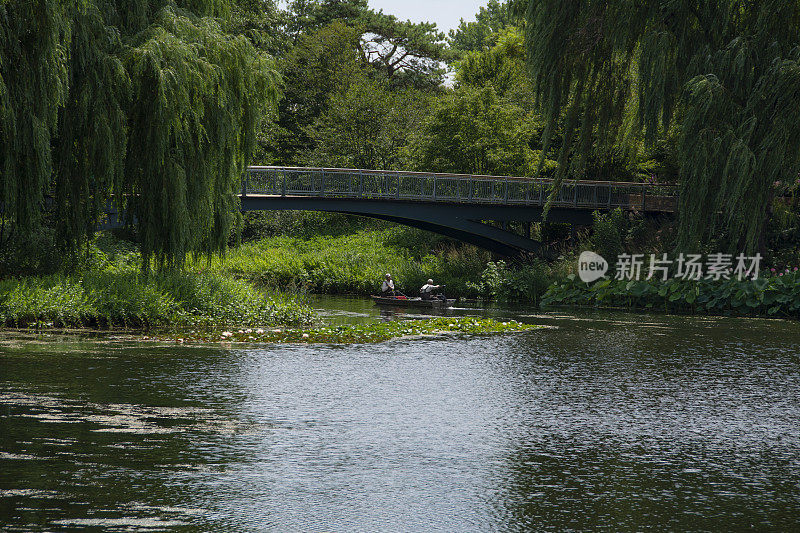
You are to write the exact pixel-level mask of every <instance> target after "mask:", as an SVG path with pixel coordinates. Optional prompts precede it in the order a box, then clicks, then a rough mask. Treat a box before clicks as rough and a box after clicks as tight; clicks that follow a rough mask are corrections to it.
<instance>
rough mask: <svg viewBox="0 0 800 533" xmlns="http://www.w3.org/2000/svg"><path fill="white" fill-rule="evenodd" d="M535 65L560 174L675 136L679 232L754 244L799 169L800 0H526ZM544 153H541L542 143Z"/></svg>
mask: <svg viewBox="0 0 800 533" xmlns="http://www.w3.org/2000/svg"><path fill="white" fill-rule="evenodd" d="M516 6H517V8H518V9H519V10H520V11H522V12H523V13H524V19H525V23H526V46H527V51H528V58H529V59H528V60H529V67H530V71H531V73H532V77H533V79H534V83H535V93H536V97H537V102H538V104H539V105H540V106H541V107H542V109H543V110H544V113H545V115H546V117H547V121H548V126H547V128H546V131H545V133H544V139H545V144H548V143H549V142H550V140H551V139H552V138H553V137H554V134H555V132H556V130H557V129H559V128H561V131H562V132H563V135H564V143H563V145H562V148H561V151H560V154H559V163H560V166H559V171H558V174H557V182H560V180H562V179H564V178H565V177H566V176H567V175H570V174H572V175H576V176H580V175H581V172H582V170H583V168H584V167H585V163H586V161H587V158H588V157H589V156H590V155H591V154H592V153H593V152H594V153H595V154H597V153H602V152H603V151H605V150H607V149H608V148H609V147H610V146H611V145H613V144H614V143H622V144H624V145H626V146H627V147H628V148H632V147H635V146H636V145H637V143H640V142H643V143H647V144H652V143H653V142H654V141H655V140H657V139H665V138H672V139H674V140H675V143H676V146H677V150H676V152H677V159H678V164H679V172H680V183H681V187H680V201H679V242H678V245H679V246H680V247H681V248H685V249H691V248H697V247H699V246H701V245H703V244H705V243H709V242H712V241H716V242H718V243H720V244H722V245H724V246H727V247H728V248H729V249H731V250H739V249H741V250H748V251H751V252H752V251H754V250H755V249H757V248H759V247H760V245H762V244H763V243H761V242H760V240H761V238H762V235H763V230H764V227H765V222H766V220H767V217H768V212H769V209H770V205H771V202H772V199H773V197H774V195H775V192H776V190H777V188H778V187H779V186H780V184H781V183H786V182H787V181H788V180H791V182H794V180H795V179H796V177H797V174H798V171H799V170H800V51H799V49H798V45H800V3H798V2H796V1H786V0H761V1H759V2H753V1H751V0H658V1H653V2H631V1H629V0H529V1H528V2H517V3H516ZM546 151H547V150H544V151H543V152H542V153H543V154H544V153H545V152H546Z"/></svg>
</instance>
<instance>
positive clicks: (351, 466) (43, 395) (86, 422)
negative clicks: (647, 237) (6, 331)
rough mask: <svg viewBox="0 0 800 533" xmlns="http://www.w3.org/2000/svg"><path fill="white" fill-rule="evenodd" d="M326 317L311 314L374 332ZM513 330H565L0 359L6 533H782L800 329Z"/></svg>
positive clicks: (362, 315) (642, 325)
mask: <svg viewBox="0 0 800 533" xmlns="http://www.w3.org/2000/svg"><path fill="white" fill-rule="evenodd" d="M334 304H335V305H336V306H337V307H338V308H339V311H338V312H331V313H330V314H329V315H328V316H326V321H334V323H335V320H342V321H343V322H344V321H350V320H376V319H378V318H379V316H380V312H379V311H378V310H377V309H376V308H375V307H374V306H373V304H372V302H368V301H363V300H352V301H348V302H344V303H342V301H338V302H336V301H329V302H328V303H327V304H326V305H328V306H329V307H332V306H333V305H334ZM314 305H323V304H320V303H319V302H317V303H315V304H314ZM456 312H458V313H477V312H479V311H476V310H474V309H468V310H456ZM480 312H481V313H485V312H487V311H480ZM491 312H492V313H495V314H496V315H497V316H513V315H514V313H512V312H510V311H504V310H501V309H495V310H493V311H491ZM523 315H524V316H527V318H526V320H529V321H533V322H539V323H547V324H551V325H557V326H559V327H558V328H557V329H549V330H541V331H534V332H529V333H524V334H519V335H511V336H504V337H492V338H472V339H454V338H446V339H427V340H422V341H396V342H390V343H384V344H380V345H374V346H373V345H357V346H264V347H247V348H233V349H232V348H223V347H219V348H216V347H210V348H190V347H183V346H181V347H177V346H175V347H173V346H168V347H166V346H165V347H161V346H151V345H136V344H131V343H122V342H119V343H99V342H84V343H61V344H59V343H49V344H42V343H38V344H37V343H27V344H25V343H23V344H20V343H4V344H2V346H0V529H5V530H9V531H31V530H40V531H51V530H70V529H75V530H84V529H87V528H88V529H92V528H94V529H96V530H100V529H103V530H108V531H130V530H136V531H163V530H170V531H184V530H185V531H196V530H209V531H210V530H215V531H220V530H222V531H228V530H231V531H263V530H275V531H377V530H380V531H466V530H480V531H530V530H531V529H551V530H563V529H613V530H618V529H633V530H641V529H646V528H653V529H658V530H664V529H667V530H683V529H691V530H697V529H700V530H703V529H705V530H708V529H712V530H719V529H745V528H750V529H760V530H763V529H769V530H790V529H795V528H796V526H797V517H798V516H799V515H800V406H799V405H798V397H800V396H799V394H798V393H800V324H796V323H789V322H778V321H767V320H738V319H720V318H699V319H698V318H686V317H666V316H640V315H628V314H608V313H587V314H583V315H580V316H570V315H566V314H563V313H561V314H537V312H535V311H531V312H530V313H523ZM337 317H338V318H337ZM343 322H340V323H343ZM329 323H330V322H329Z"/></svg>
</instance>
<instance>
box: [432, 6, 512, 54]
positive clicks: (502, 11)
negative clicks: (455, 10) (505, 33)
mask: <svg viewBox="0 0 800 533" xmlns="http://www.w3.org/2000/svg"><path fill="white" fill-rule="evenodd" d="M514 22H515V21H514V17H513V15H512V13H511V10H510V9H509V5H508V3H507V2H500V1H499V0H489V2H488V3H487V4H486V5H485V6H481V7H480V8H479V10H478V13H477V14H476V15H475V21H474V22H465V21H464V19H461V21H460V22H459V24H458V28H456V29H454V30H450V33H449V34H448V39H447V40H448V42H449V43H450V47H451V48H452V49H453V51H455V52H456V53H457V54H458V53H463V52H472V51H480V50H486V49H487V48H489V47H491V46H492V45H493V44H494V43H495V40H496V37H497V35H499V33H500V32H501V31H502V30H504V29H506V28H507V27H509V26H511V25H512V24H513V23H514Z"/></svg>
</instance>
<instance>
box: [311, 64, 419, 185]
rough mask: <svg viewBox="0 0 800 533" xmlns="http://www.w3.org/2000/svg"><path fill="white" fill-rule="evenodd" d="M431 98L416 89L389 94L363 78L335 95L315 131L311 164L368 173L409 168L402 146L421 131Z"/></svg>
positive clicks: (377, 83) (380, 84) (378, 83)
mask: <svg viewBox="0 0 800 533" xmlns="http://www.w3.org/2000/svg"><path fill="white" fill-rule="evenodd" d="M430 100H431V97H430V96H429V95H427V94H426V93H424V92H422V91H417V90H415V89H402V90H391V89H389V87H388V86H387V84H386V82H384V81H378V80H372V79H369V78H368V77H366V76H363V77H362V78H361V79H359V80H358V81H356V82H354V83H352V84H351V85H350V87H349V88H348V89H347V91H345V92H342V93H336V94H334V95H333V96H332V97H331V100H330V102H329V105H328V109H327V111H326V112H325V113H324V114H323V115H322V116H321V117H320V118H319V119H318V120H317V122H316V124H315V128H314V134H313V135H314V140H315V142H316V148H315V149H314V151H313V152H312V153H311V155H310V158H309V163H311V164H312V165H319V166H339V167H349V168H367V169H396V168H403V167H404V166H405V165H406V161H405V154H404V148H405V147H406V146H407V145H408V143H409V142H410V138H411V136H412V134H413V132H415V131H417V130H418V129H419V128H420V126H421V123H422V121H423V120H424V118H425V115H426V113H427V111H428V108H429V105H430Z"/></svg>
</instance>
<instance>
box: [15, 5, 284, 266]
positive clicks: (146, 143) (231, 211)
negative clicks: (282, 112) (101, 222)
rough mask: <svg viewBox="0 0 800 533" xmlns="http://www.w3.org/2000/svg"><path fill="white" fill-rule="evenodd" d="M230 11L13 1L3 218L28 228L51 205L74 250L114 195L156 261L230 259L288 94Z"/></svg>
mask: <svg viewBox="0 0 800 533" xmlns="http://www.w3.org/2000/svg"><path fill="white" fill-rule="evenodd" d="M230 4H231V2H230V1H226V0H183V1H178V2H175V1H170V0H84V1H82V2H72V1H67V0H64V1H63V2H59V1H56V0H5V1H2V0H0V165H2V166H1V167H0V168H2V175H0V209H2V213H0V214H1V215H2V216H3V217H4V218H5V219H9V220H11V222H12V223H13V224H14V225H15V227H16V228H17V230H18V231H21V232H24V231H29V230H30V229H31V228H34V227H35V226H36V224H37V223H38V221H39V218H40V216H41V213H42V212H43V210H44V209H45V208H46V207H47V206H48V205H49V204H50V203H52V204H53V208H54V212H55V213H56V215H57V216H58V219H59V222H60V224H59V226H58V227H59V231H60V232H61V236H62V242H64V244H65V245H66V246H67V248H69V249H75V248H76V247H77V246H78V245H79V244H80V242H82V240H83V239H84V238H85V237H86V236H87V235H89V234H91V232H92V231H93V229H94V227H95V225H96V223H97V220H98V218H99V216H100V215H101V214H102V211H103V208H104V206H105V205H106V204H107V202H108V201H109V200H112V199H113V201H114V202H116V203H117V204H118V205H119V207H121V208H124V209H125V211H126V213H127V214H128V217H129V222H130V223H132V224H135V225H136V226H137V228H138V230H139V233H140V235H141V248H142V253H143V255H144V257H145V258H146V259H148V261H146V262H145V263H146V264H148V265H149V264H150V261H149V259H150V258H153V259H155V261H156V263H157V264H158V265H159V266H162V267H172V266H176V265H179V264H180V263H181V262H182V261H183V259H184V257H185V256H186V254H187V253H190V252H195V253H198V252H204V253H205V252H207V253H210V252H218V251H222V250H224V247H225V244H226V240H227V236H228V235H229V233H230V228H231V224H232V223H233V221H234V219H235V217H236V216H238V215H237V212H238V209H237V208H238V204H237V202H238V200H237V199H236V196H235V193H236V192H237V191H238V189H239V185H240V178H241V175H242V172H243V170H244V167H245V164H246V162H247V160H248V158H249V157H250V154H251V153H252V151H253V149H254V147H255V133H256V129H257V127H258V125H259V122H260V120H261V117H262V116H263V114H264V111H265V108H266V106H268V105H273V104H274V103H275V101H276V100H277V86H278V80H277V74H276V73H275V70H274V68H273V64H272V60H271V58H269V57H268V56H266V55H264V54H263V53H259V52H258V51H257V50H256V49H255V48H254V47H253V46H252V44H251V43H250V41H249V40H247V38H245V37H244V36H241V35H232V34H229V33H226V31H225V30H224V27H225V24H226V20H227V19H226V17H227V16H228V15H229V13H230V12H231V5H230ZM51 193H52V202H50V201H46V195H49V194H51Z"/></svg>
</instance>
